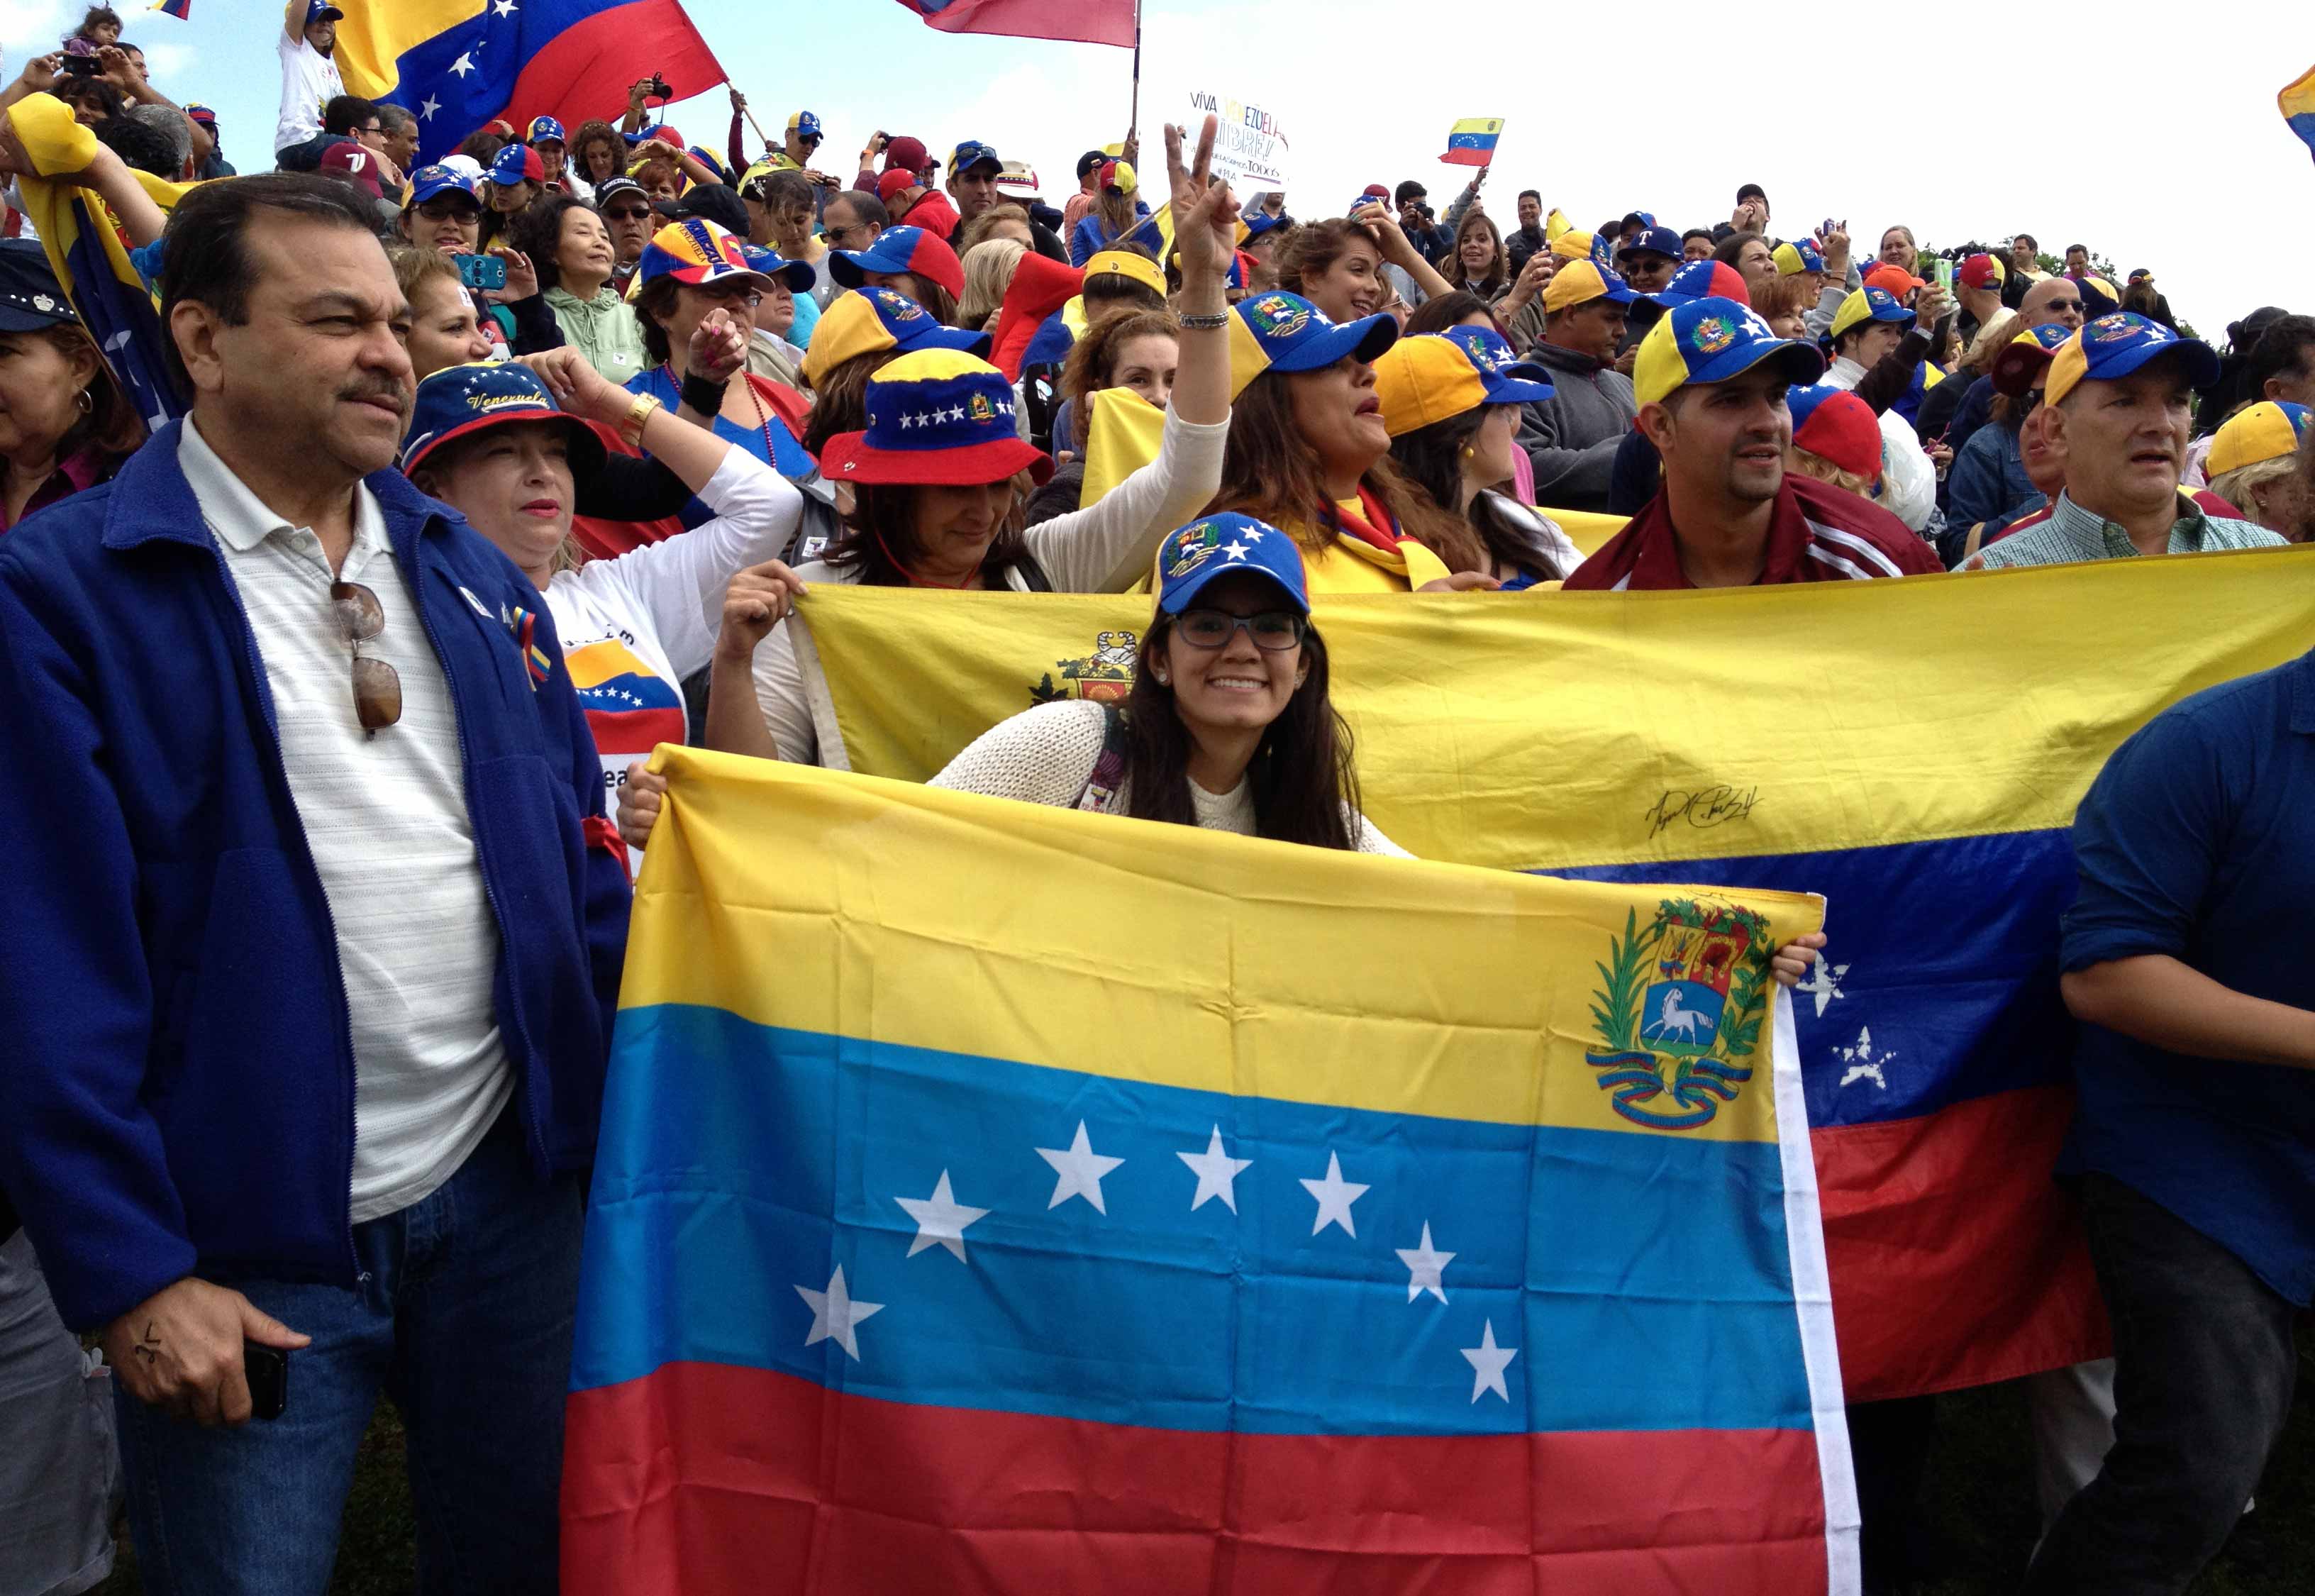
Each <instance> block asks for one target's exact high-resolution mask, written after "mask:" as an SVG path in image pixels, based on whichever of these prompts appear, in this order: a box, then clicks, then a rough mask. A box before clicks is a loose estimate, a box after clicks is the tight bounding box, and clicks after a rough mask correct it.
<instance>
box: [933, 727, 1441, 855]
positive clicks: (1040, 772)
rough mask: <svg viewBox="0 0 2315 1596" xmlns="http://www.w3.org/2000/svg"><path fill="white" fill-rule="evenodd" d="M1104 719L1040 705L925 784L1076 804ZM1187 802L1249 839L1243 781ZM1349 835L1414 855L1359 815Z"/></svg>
mask: <svg viewBox="0 0 2315 1596" xmlns="http://www.w3.org/2000/svg"><path fill="white" fill-rule="evenodd" d="M1103 731H1104V714H1103V712H1102V706H1101V705H1098V704H1087V703H1084V702H1082V701H1080V700H1078V699H1068V700H1064V701H1062V702H1060V703H1057V704H1040V705H1037V707H1036V708H1034V709H1030V710H1024V711H1023V712H1022V713H1021V714H1016V715H1015V716H1014V717H1013V718H1012V719H1011V720H1008V721H1000V722H998V723H997V724H996V725H994V726H991V727H990V728H989V730H988V731H986V732H982V733H981V734H980V736H979V737H977V738H975V739H973V740H972V744H971V747H969V748H967V749H965V750H964V751H963V752H962V753H961V754H959V755H957V757H956V758H953V759H951V760H950V761H949V762H948V765H947V767H945V768H944V769H943V770H942V771H941V773H940V774H939V775H938V776H935V777H933V778H932V780H931V781H930V782H928V783H927V784H926V785H927V786H935V787H947V788H950V789H952V790H953V791H955V792H959V793H980V794H984V795H986V796H988V797H991V798H1011V799H1015V800H1017V801H1018V802H1023V803H1044V804H1050V805H1051V806H1052V807H1053V808H1055V809H1069V808H1073V807H1075V806H1076V803H1077V801H1078V794H1081V793H1083V792H1084V791H1085V787H1086V782H1087V778H1089V777H1090V776H1092V775H1093V767H1094V766H1095V764H1096V763H1097V762H1098V761H1099V760H1100V758H1101V745H1102V736H1103ZM1190 802H1191V803H1192V804H1193V806H1195V808H1196V810H1197V814H1198V824H1199V825H1201V826H1202V827H1204V828H1205V829H1207V830H1209V831H1234V832H1236V833H1237V835H1239V836H1240V837H1252V836H1254V835H1255V828H1254V794H1253V792H1252V791H1251V790H1250V789H1249V788H1248V787H1247V785H1246V781H1245V779H1244V778H1243V777H1241V778H1240V779H1239V781H1238V784H1237V785H1236V786H1234V787H1232V788H1231V789H1230V790H1229V791H1228V792H1227V793H1221V794H1214V793H1209V792H1207V791H1206V790H1205V789H1204V788H1203V787H1202V786H1200V785H1198V784H1197V783H1196V782H1194V781H1193V782H1192V783H1191V784H1190ZM1129 807H1130V800H1129V795H1128V794H1127V792H1126V790H1125V789H1124V788H1122V787H1121V788H1120V789H1119V790H1118V793H1117V796H1116V797H1115V799H1114V800H1113V801H1112V802H1111V805H1110V808H1111V810H1112V811H1113V812H1115V813H1118V814H1123V813H1125V812H1127V811H1128V809H1129ZM1346 818H1347V819H1349V820H1351V821H1353V825H1352V831H1353V834H1354V835H1355V836H1356V837H1357V838H1358V851H1359V852H1360V853H1362V854H1390V855H1394V856H1397V857H1398V858H1401V859H1407V858H1412V857H1414V856H1413V855H1411V854H1409V853H1408V852H1407V851H1406V849H1405V848H1403V847H1399V846H1398V845H1397V843H1395V842H1393V841H1392V840H1391V839H1390V838H1388V837H1385V836H1384V835H1383V834H1382V833H1381V832H1379V831H1378V830H1376V829H1374V825H1373V822H1371V821H1370V820H1368V819H1367V818H1366V817H1365V816H1364V815H1349V816H1347V817H1346Z"/></svg>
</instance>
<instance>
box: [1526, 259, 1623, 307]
mask: <svg viewBox="0 0 2315 1596" xmlns="http://www.w3.org/2000/svg"><path fill="white" fill-rule="evenodd" d="M1638 297H1639V296H1638V295H1637V294H1636V293H1634V292H1633V291H1632V290H1631V289H1630V288H1628V286H1626V284H1625V282H1624V279H1622V278H1620V277H1619V276H1617V275H1616V272H1615V269H1614V268H1613V267H1610V266H1602V265H1601V263H1600V262H1597V261H1571V262H1568V263H1567V264H1566V265H1565V266H1562V267H1561V268H1560V269H1559V270H1557V271H1556V272H1554V273H1553V274H1552V279H1551V281H1550V283H1549V285H1548V286H1547V287H1546V288H1544V290H1543V308H1544V309H1545V311H1546V312H1548V313H1549V314H1552V315H1557V314H1558V313H1559V312H1560V311H1563V310H1567V309H1571V308H1573V307H1574V306H1578V305H1589V304H1591V303H1592V300H1594V299H1605V300H1607V301H1608V302H1609V303H1610V304H1611V305H1629V304H1630V303H1631V302H1632V301H1633V300H1635V299H1636V298H1638Z"/></svg>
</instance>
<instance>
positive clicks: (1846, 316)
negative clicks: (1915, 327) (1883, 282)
mask: <svg viewBox="0 0 2315 1596" xmlns="http://www.w3.org/2000/svg"><path fill="white" fill-rule="evenodd" d="M1912 319H1913V313H1912V312H1911V311H1910V310H1907V309H1906V308H1905V307H1904V306H1903V305H1900V304H1898V303H1897V297H1896V296H1895V295H1894V294H1892V293H1890V292H1889V291H1888V290H1887V289H1886V288H1857V289H1854V290H1852V291H1851V292H1850V294H1849V297H1847V298H1846V299H1843V300H1842V301H1841V302H1840V309H1839V310H1836V311H1834V312H1833V313H1832V326H1831V327H1830V328H1828V329H1826V331H1825V339H1826V341H1828V342H1830V341H1832V340H1833V339H1835V338H1838V337H1840V335H1841V334H1842V333H1844V332H1848V331H1849V329H1850V328H1851V327H1855V326H1859V325H1862V324H1864V323H1867V322H1910V321H1911V320H1912Z"/></svg>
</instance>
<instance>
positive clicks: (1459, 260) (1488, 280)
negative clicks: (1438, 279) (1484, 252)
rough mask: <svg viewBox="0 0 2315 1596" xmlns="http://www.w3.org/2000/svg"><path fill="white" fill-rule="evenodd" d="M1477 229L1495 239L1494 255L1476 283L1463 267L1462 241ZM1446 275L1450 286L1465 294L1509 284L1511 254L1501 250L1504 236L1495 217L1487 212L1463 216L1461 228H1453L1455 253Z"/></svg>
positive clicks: (1500, 287) (1476, 212) (1469, 212)
mask: <svg viewBox="0 0 2315 1596" xmlns="http://www.w3.org/2000/svg"><path fill="white" fill-rule="evenodd" d="M1480 227H1485V228H1486V230H1487V236H1488V237H1489V238H1491V239H1493V240H1495V255H1494V257H1493V258H1492V259H1491V260H1489V261H1488V262H1487V275H1486V276H1485V277H1483V278H1481V279H1479V280H1478V281H1477V283H1476V284H1475V283H1473V282H1472V280H1471V274H1470V272H1469V271H1468V270H1467V269H1466V268H1465V267H1464V265H1463V240H1464V239H1466V238H1468V237H1469V236H1470V235H1471V233H1472V232H1473V230H1475V229H1477V228H1480ZM1446 275H1447V280H1448V281H1449V282H1450V283H1451V284H1453V285H1454V286H1455V287H1456V288H1461V289H1464V290H1465V291H1467V292H1468V291H1469V290H1470V289H1471V288H1475V287H1476V288H1490V289H1498V290H1500V289H1502V288H1506V287H1508V286H1509V285H1510V283H1511V279H1512V268H1511V254H1510V253H1509V252H1508V251H1506V250H1505V249H1504V248H1503V233H1502V232H1501V231H1500V230H1499V229H1498V228H1497V227H1496V226H1495V218H1494V217H1490V216H1489V215H1488V214H1487V213H1486V211H1484V210H1474V211H1468V212H1466V213H1465V215H1464V217H1463V222H1462V225H1461V226H1459V227H1457V228H1456V229H1455V253H1454V255H1453V257H1452V258H1451V259H1450V261H1449V262H1447V274H1446Z"/></svg>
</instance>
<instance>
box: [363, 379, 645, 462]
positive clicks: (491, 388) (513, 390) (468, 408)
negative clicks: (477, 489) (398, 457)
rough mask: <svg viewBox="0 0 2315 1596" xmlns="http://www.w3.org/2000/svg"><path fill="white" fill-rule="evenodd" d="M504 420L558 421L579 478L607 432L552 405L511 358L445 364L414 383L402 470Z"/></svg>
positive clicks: (598, 458)
mask: <svg viewBox="0 0 2315 1596" xmlns="http://www.w3.org/2000/svg"><path fill="white" fill-rule="evenodd" d="M510 421H558V422H561V423H562V425H563V428H564V429H565V430H567V431H568V432H569V434H570V439H571V471H572V475H573V476H574V477H576V478H577V479H578V480H580V481H581V482H584V481H585V480H586V479H587V478H589V477H590V476H592V475H593V474H595V473H596V472H597V471H598V470H599V469H600V468H601V466H602V464H603V456H604V452H605V439H608V437H609V436H610V435H609V433H608V432H607V431H606V430H605V429H603V428H602V427H599V426H598V425H597V424H596V423H595V422H593V421H587V420H585V419H583V418H582V417H580V416H574V415H566V414H564V413H563V411H562V410H560V409H559V408H557V407H556V405H555V403H554V396H553V395H550V394H549V393H547V391H546V385H545V384H544V383H542V382H540V381H539V380H538V375H537V373H536V372H534V371H532V370H531V368H529V367H528V366H525V365H523V364H521V363H520V362H519V361H515V360H503V361H498V362H494V363H484V364H478V365H473V366H450V367H446V368H443V369H442V370H440V371H438V372H436V373H434V374H433V375H432V376H431V377H428V378H427V379H426V380H425V381H423V382H421V383H420V384H419V385H418V397H417V400H416V402H415V403H413V404H412V406H411V411H410V430H409V432H408V433H407V434H405V435H404V438H403V441H402V471H403V474H404V475H405V476H411V475H415V474H417V471H418V468H419V466H420V465H423V464H424V463H425V460H426V457H427V456H429V455H430V454H432V453H433V452H434V451H435V450H436V449H438V448H441V447H442V446H443V445H444V444H446V443H448V442H449V441H450V440H451V439H456V438H464V437H466V435H467V434H468V433H471V432H479V431H481V430H483V429H484V428H486V427H502V426H505V425H506V424H507V423H509V422H510Z"/></svg>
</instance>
